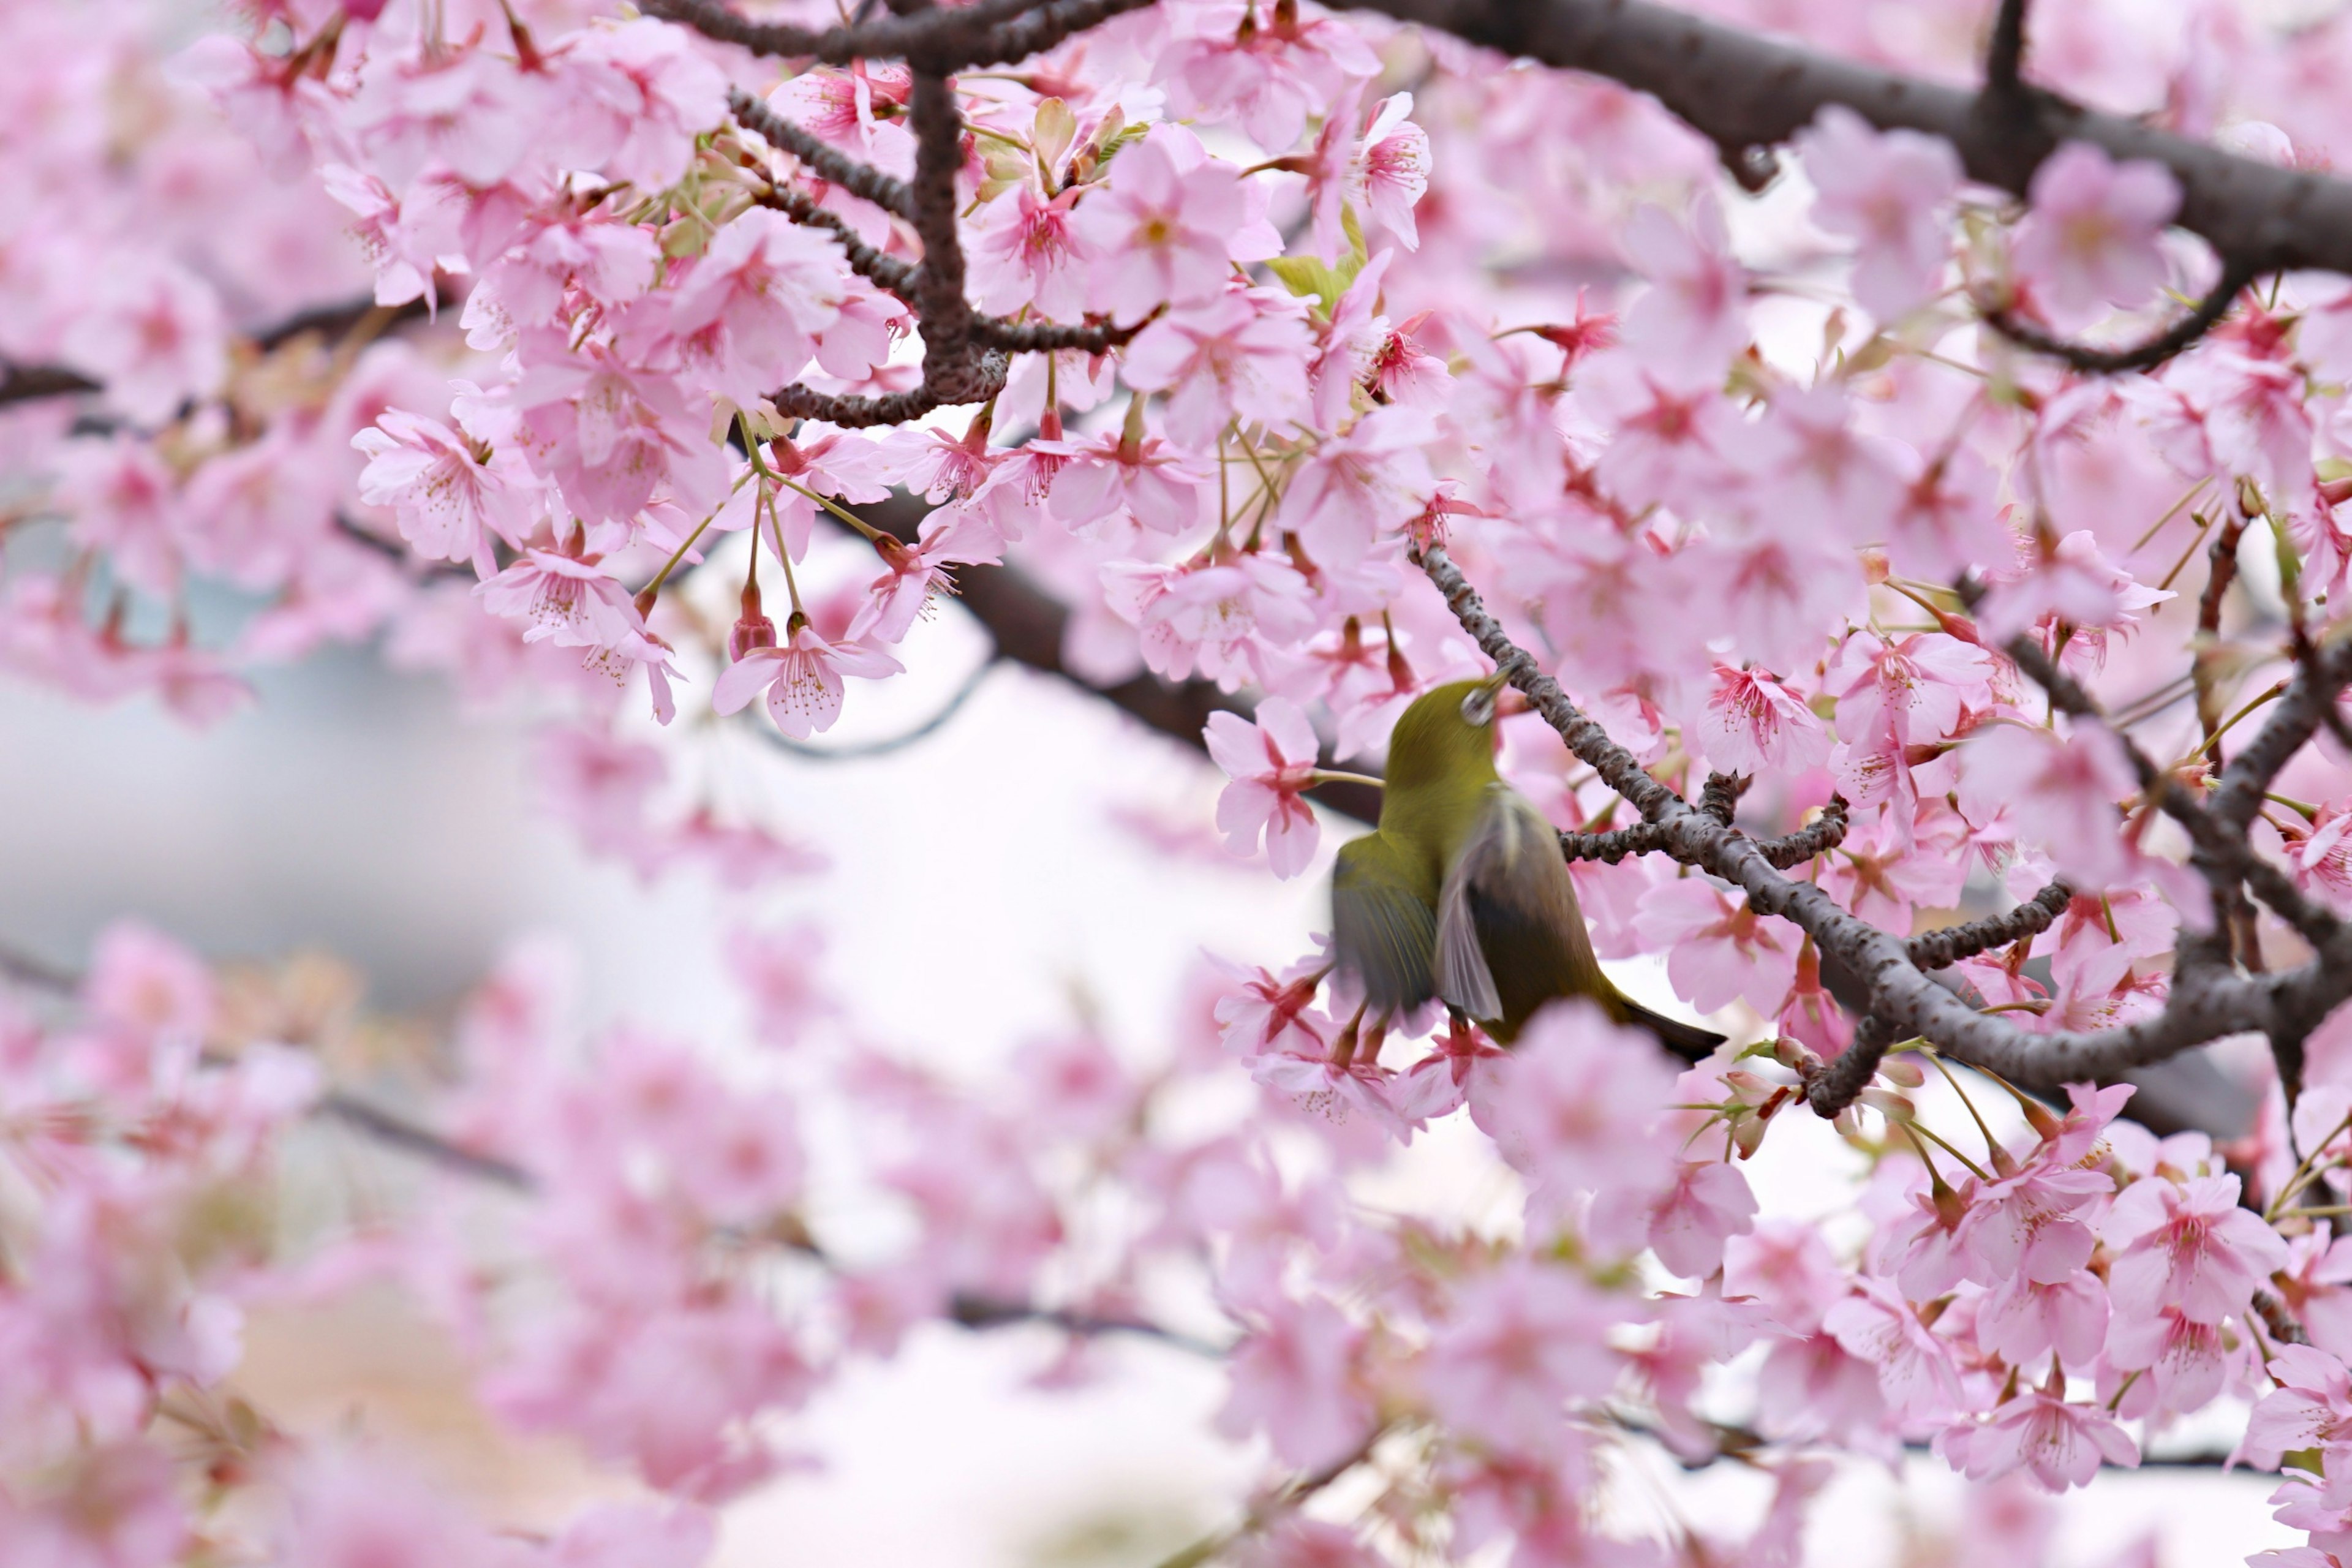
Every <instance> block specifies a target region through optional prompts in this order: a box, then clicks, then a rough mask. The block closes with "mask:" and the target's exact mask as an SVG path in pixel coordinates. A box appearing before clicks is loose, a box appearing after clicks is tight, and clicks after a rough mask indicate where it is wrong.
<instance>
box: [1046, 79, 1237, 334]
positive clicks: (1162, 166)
mask: <svg viewBox="0 0 2352 1568" xmlns="http://www.w3.org/2000/svg"><path fill="white" fill-rule="evenodd" d="M1264 208H1265V196H1264V194H1263V192H1262V190H1261V188H1260V187H1259V186H1257V185H1255V184H1250V183H1247V182H1245V181H1244V180H1243V179H1242V177H1241V172H1240V171H1239V170H1237V169H1235V168H1234V166H1233V165H1232V164H1230V163H1223V162H1222V161H1220V160H1218V159H1215V158H1212V157H1211V156H1209V154H1208V153H1207V151H1206V150H1205V149H1203V148H1202V145H1201V142H1200V139H1199V138H1198V137H1196V136H1194V135H1193V134H1192V132H1190V131H1187V130H1185V129H1184V128H1183V127H1182V126H1181V125H1172V124H1160V125H1155V126H1153V127H1152V128H1151V130H1150V132H1148V133H1147V134H1146V135H1145V136H1144V138H1143V140H1142V141H1140V142H1137V143H1136V144H1135V145H1133V146H1131V147H1129V148H1128V149H1127V150H1126V151H1125V152H1123V153H1119V155H1118V158H1117V160H1116V161H1114V162H1113V163H1112V164H1111V167H1110V180H1109V183H1108V187H1107V188H1104V189H1099V190H1097V191H1095V192H1094V193H1093V194H1091V195H1088V196H1087V199H1086V200H1085V201H1083V202H1081V203H1080V204H1079V205H1078V209H1077V213H1076V217H1075V218H1074V219H1073V221H1072V225H1071V228H1072V232H1073V234H1074V235H1075V236H1076V239H1077V242H1078V243H1079V244H1081V245H1083V246H1085V247H1087V249H1088V250H1089V251H1091V252H1092V253H1093V254H1094V255H1095V256H1097V257H1099V258H1100V260H1099V262H1098V263H1097V265H1096V266H1095V267H1094V268H1093V269H1092V271H1091V273H1090V274H1089V284H1090V299H1089V303H1090V304H1092V305H1093V306H1094V308H1095V309H1097V310H1108V311H1109V312H1111V313H1112V314H1113V315H1115V316H1118V317H1119V318H1121V319H1123V320H1126V321H1134V320H1136V319H1138V318H1139V317H1141V316H1143V315H1145V314H1146V313H1148V312H1149V311H1150V310H1152V309H1153V308H1154V307H1155V306H1159V305H1161V304H1171V305H1189V304H1192V303H1195V302H1197V301H1201V300H1209V299H1212V298H1213V297H1214V296H1216V295H1218V294H1220V293H1222V292H1223V290H1224V288H1225V285H1226V282H1227V280H1228V279H1230V278H1232V276H1233V264H1234V262H1236V261H1259V260H1263V259H1265V258H1266V257H1269V256H1275V255H1278V254H1280V252H1281V249H1282V243H1281V237H1280V236H1278V235H1276V233H1275V232H1274V230H1273V228H1272V226H1269V225H1268V224H1267V223H1266V221H1265V216H1264Z"/></svg>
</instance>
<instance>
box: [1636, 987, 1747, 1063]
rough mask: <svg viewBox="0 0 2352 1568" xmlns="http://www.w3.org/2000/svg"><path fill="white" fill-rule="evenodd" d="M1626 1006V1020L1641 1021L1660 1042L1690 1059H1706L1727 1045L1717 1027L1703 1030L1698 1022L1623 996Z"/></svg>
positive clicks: (1687, 1059)
mask: <svg viewBox="0 0 2352 1568" xmlns="http://www.w3.org/2000/svg"><path fill="white" fill-rule="evenodd" d="M1620 1000H1621V1001H1622V1002H1623V1004H1624V1006H1625V1021H1626V1022H1627V1023H1629V1024H1639V1025H1640V1026H1642V1027H1643V1028H1645V1029H1647V1030H1649V1031H1650V1033H1652V1034H1654V1035H1655V1036H1657V1037H1658V1043H1659V1044H1661V1045H1663V1046H1664V1047H1666V1049H1668V1050H1669V1051H1672V1052H1673V1053H1674V1054H1675V1055H1676V1056H1678V1057H1680V1058H1683V1060H1685V1061H1686V1062H1696V1061H1704V1060H1705V1059H1706V1058H1707V1057H1709V1056H1711V1055H1712V1054H1714V1051H1715V1047H1717V1046H1719V1045H1721V1044H1723V1040H1724V1037H1722V1036H1721V1035H1718V1034H1717V1033H1716V1032H1715V1031H1714V1030H1713V1029H1703V1028H1701V1027H1699V1026H1697V1025H1696V1024H1685V1023H1684V1022H1683V1021H1682V1020H1681V1019H1679V1018H1669V1017H1667V1016H1665V1015H1664V1014H1663V1013H1653V1012H1651V1011H1650V1010H1649V1009H1648V1008H1647V1007H1644V1006H1643V1005H1641V1004H1640V1003H1639V1002H1636V1001H1634V1000H1633V998H1632V997H1630V996H1624V997H1621V998H1620Z"/></svg>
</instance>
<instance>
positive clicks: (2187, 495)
mask: <svg viewBox="0 0 2352 1568" xmlns="http://www.w3.org/2000/svg"><path fill="white" fill-rule="evenodd" d="M2212 482H2213V476H2212V475H2210V474H2208V475H2206V476H2205V477H2204V478H2203V479H2200V480H2198V481H2197V482H2196V483H2195V484H2193V485H2191V486H2189V489H2187V490H2185V491H2183V492H2182V494H2181V497H2180V499H2179V500H2177V501H2174V502H2173V503H2172V504H2171V505H2170V506H2168V507H2166V508H2165V509H2164V515H2163V516H2162V517H2159V518H2158V519H2157V520H2156V521H2154V522H2152V523H2150V524H2148V526H2147V532H2146V533H2143V534H2141V535H2140V536H2139V542H2138V543H2137V544H2135V545H2133V546H2132V547H2131V553H2132V554H2134V555H2137V554H2138V553H2139V552H2141V551H2143V550H2145V549H2147V542H2148V541H2149V540H2151V539H2154V538H2155V537H2156V536H2157V534H2158V531H2161V530H2162V529H2163V527H2164V525H2165V524H2166V523H2168V522H2170V521H2172V520H2173V519H2174V518H2176V517H2179V515H2180V512H2181V509H2182V508H2184V507H2186V506H2187V505H2188V504H2189V502H2190V501H2193V500H2196V499H2197V497H2198V496H2199V494H2200V493H2201V492H2202V491H2203V490H2204V489H2205V487H2206V486H2207V485H2210V484H2211V483H2212Z"/></svg>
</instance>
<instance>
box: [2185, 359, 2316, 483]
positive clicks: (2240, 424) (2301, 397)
mask: <svg viewBox="0 0 2352 1568" xmlns="http://www.w3.org/2000/svg"><path fill="white" fill-rule="evenodd" d="M2164 384H2165V385H2166V386H2167V388H2168V389H2169V390H2170V391H2171V392H2173V393H2174V394H2176V395H2179V397H2181V398H2182V399H2183V400H2185V401H2186V403H2187V404H2188V405H2189V407H2191V408H2193V409H2194V410H2195V411H2196V414H2197V429H2198V432H2199V434H2200V436H2201V437H2202V438H2203V442H2202V444H2203V446H2204V447H2205V450H2206V451H2207V452H2208V453H2209V454H2210V458H2211V464H2210V466H2211V467H2213V468H2220V469H2221V470H2223V471H2224V472H2227V473H2231V474H2241V475H2243V476H2245V477H2246V478H2248V479H2252V480H2253V481H2254V482H2255V483H2256V484H2258V485H2260V486H2261V487H2262V489H2263V495H2264V496H2265V497H2266V498H2267V499H2268V500H2270V502H2271V503H2272V504H2273V506H2275V507H2276V508H2278V509H2279V510H2281V511H2286V510H2297V511H2302V510H2309V509H2310V508H2311V507H2313V506H2314V505H2315V504H2316V502H2315V498H2314V495H2313V492H2312V439H2313V436H2314V429H2313V425H2312V417H2311V408H2310V405H2309V404H2308V403H2307V402H2306V399H2307V397H2308V396H2309V393H2308V390H2307V389H2306V387H2305V381H2304V373H2303V371H2302V369H2301V367H2299V366H2297V365H2295V364H2294V363H2291V362H2289V361H2285V360H2278V359H2263V358H2256V357H2254V356H2252V355H2249V354H2242V353H2229V352H2227V351H2226V350H2225V349H2223V348H2222V347H2221V346H2220V345H2218V344H2217V345H2214V346H2211V347H2209V348H2207V349H2206V350H2204V352H2202V353H2193V354H2186V355H2183V356H2182V357H2181V358H2179V359H2178V360H2175V361H2174V362H2173V363H2170V364H2168V365H2167V366H2165V368H2164ZM2201 471H2203V470H2202V468H2201V467H2200V472H2201Z"/></svg>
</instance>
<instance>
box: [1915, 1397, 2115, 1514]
mask: <svg viewBox="0 0 2352 1568" xmlns="http://www.w3.org/2000/svg"><path fill="white" fill-rule="evenodd" d="M1936 1447H1937V1450H1938V1451H1939V1452H1941V1453H1942V1454H1943V1455H1944V1457H1945V1458H1948V1459H1949V1460H1950V1461H1951V1462H1952V1463H1953V1464H1954V1465H1956V1466H1957V1467H1958V1468H1959V1469H1960V1471H1961V1473H1962V1474H1964V1475H1966V1476H1967V1477H1968V1478H1969V1479H1970V1480H1972V1481H1983V1480H1990V1479H1993V1478H1994V1477H1996V1476H2005V1475H2007V1474H2009V1473H2010V1472H2011V1471H2012V1470H2018V1469H2022V1470H2024V1471H2026V1472H2027V1473H2028V1474H2030V1475H2032V1477H2033V1479H2035V1480H2037V1481H2039V1482H2041V1483H2042V1486H2044V1487H2045V1488H2047V1489H2050V1490H2051V1491H2053V1492H2055V1491H2063V1490H2065V1489H2067V1488H2068V1487H2079V1486H2087V1485H2089V1484H2090V1481H2091V1478H2092V1477H2094V1476H2095V1475H2097V1474H2098V1473H2099V1467H2100V1466H2101V1465H2102V1464H2108V1465H2120V1466H2122V1467H2124V1468H2126V1469H2134V1468H2137V1467H2138V1465H2139V1446H2138V1445H2137V1444H2136V1443H2134V1442H2133V1441H2132V1440H2131V1436H2130V1435H2129V1434H2128V1433H2126V1431H2125V1430H2124V1429H2123V1428H2122V1427H2121V1426H2116V1423H2115V1421H2114V1420H2113V1419H2112V1418H2110V1417H2109V1416H2108V1415H2107V1414H2106V1412H2105V1411H2104V1410H2101V1409H2099V1408H2098V1407H2097V1406H2095V1405H2069V1404H2067V1403H2066V1402H2065V1401H2064V1400H2063V1399H2061V1398H2058V1397H2056V1396H2054V1395H2053V1394H2045V1393H2043V1392H2042V1390H2040V1389H2038V1388H2027V1389H2021V1390H2020V1391H2019V1392H2018V1394H2017V1395H2016V1397H2014V1398H2012V1399H2011V1400H2010V1401H2009V1403H2008V1404H2006V1405H2001V1406H2000V1408H1999V1409H1997V1410H1995V1411H1994V1412H1993V1413H1992V1416H1991V1419H1990V1420H1989V1421H1986V1422H1983V1423H1981V1424H1979V1423H1977V1422H1973V1421H1969V1422H1962V1423H1960V1424H1959V1425H1958V1426H1949V1427H1947V1428H1945V1430H1944V1431H1943V1432H1941V1433H1939V1434H1937V1438H1936Z"/></svg>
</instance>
